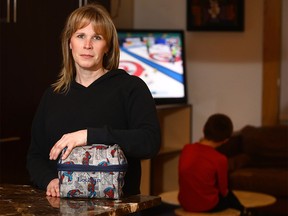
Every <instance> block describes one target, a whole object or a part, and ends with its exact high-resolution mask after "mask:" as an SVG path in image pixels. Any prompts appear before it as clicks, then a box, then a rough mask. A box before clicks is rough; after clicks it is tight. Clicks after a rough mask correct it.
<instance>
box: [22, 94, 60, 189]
mask: <svg viewBox="0 0 288 216" xmlns="http://www.w3.org/2000/svg"><path fill="white" fill-rule="evenodd" d="M46 98H47V92H46V94H44V95H43V97H42V99H41V102H40V104H39V106H38V109H37V111H36V114H35V116H34V119H33V123H32V130H31V144H30V147H29V150H28V153H27V163H26V166H27V169H28V171H29V174H30V177H31V181H32V183H33V184H34V185H36V186H37V187H39V188H40V189H43V190H46V188H47V185H48V184H49V182H50V181H51V180H52V179H54V178H57V172H55V170H56V161H50V160H49V151H50V148H49V144H48V143H47V140H46V136H45V132H44V125H45V118H44V115H45V100H46Z"/></svg>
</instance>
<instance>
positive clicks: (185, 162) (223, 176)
mask: <svg viewBox="0 0 288 216" xmlns="http://www.w3.org/2000/svg"><path fill="white" fill-rule="evenodd" d="M232 132H233V124H232V121H231V119H230V118H229V117H228V116H226V115H224V114H214V115H212V116H210V117H209V118H208V120H207V121H206V123H205V125H204V129H203V133H204V138H203V139H201V140H200V141H199V142H196V143H194V144H187V145H185V146H184V148H183V150H182V152H181V155H180V158H179V169H178V171H179V194H178V199H179V202H180V204H181V206H182V208H183V209H184V210H186V211H190V212H216V211H220V210H223V209H226V208H234V209H238V210H240V211H241V213H242V212H243V211H244V207H243V206H242V205H241V203H240V202H239V201H238V199H237V198H236V197H235V196H234V194H233V193H232V192H231V191H229V190H228V161H227V158H226V156H224V155H222V154H221V153H219V152H218V151H216V150H215V148H217V147H218V146H220V145H222V144H224V143H225V142H227V141H228V140H229V138H230V136H231V135H232Z"/></svg>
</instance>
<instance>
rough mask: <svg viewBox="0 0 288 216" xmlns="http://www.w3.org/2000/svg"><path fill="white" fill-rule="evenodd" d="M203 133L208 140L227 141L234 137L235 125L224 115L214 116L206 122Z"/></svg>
mask: <svg viewBox="0 0 288 216" xmlns="http://www.w3.org/2000/svg"><path fill="white" fill-rule="evenodd" d="M203 132H204V137H205V139H207V140H211V141H214V142H222V141H226V140H227V139H229V138H230V137H231V135H232V132H233V123H232V121H231V119H230V118H229V117H228V116H226V115H224V114H214V115H211V116H210V117H209V118H208V120H207V121H206V123H205V125H204V130H203Z"/></svg>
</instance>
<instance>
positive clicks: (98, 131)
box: [27, 4, 160, 197]
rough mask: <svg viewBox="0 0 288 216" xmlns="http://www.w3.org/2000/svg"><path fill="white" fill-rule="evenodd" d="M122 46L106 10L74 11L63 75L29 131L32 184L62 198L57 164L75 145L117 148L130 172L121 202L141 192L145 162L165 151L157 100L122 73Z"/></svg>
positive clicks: (65, 36) (66, 33) (66, 36)
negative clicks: (161, 142) (99, 144)
mask: <svg viewBox="0 0 288 216" xmlns="http://www.w3.org/2000/svg"><path fill="white" fill-rule="evenodd" d="M119 53H120V51H119V46H118V38H117V32H116V29H115V26H114V24H113V22H112V20H111V18H110V16H109V14H108V13H107V11H106V10H105V9H104V8H103V7H101V6H99V5H95V4H88V5H86V6H83V7H81V8H78V9H76V10H75V11H74V12H72V13H71V15H70V16H69V18H68V20H67V23H66V26H65V28H64V31H63V34H62V54H63V68H62V70H61V72H60V76H59V80H58V81H57V82H56V83H54V84H53V85H52V87H50V88H48V89H47V90H46V92H45V93H44V95H43V97H42V99H41V102H40V104H39V107H38V110H37V112H36V114H35V117H34V120H33V124H32V140H31V145H30V149H29V151H28V155H27V168H28V170H29V173H30V176H31V180H32V182H33V183H34V184H35V185H36V186H38V187H39V188H42V189H45V190H46V194H47V195H48V196H52V197H59V180H58V177H57V170H56V164H57V160H58V159H59V155H60V153H61V151H62V150H63V149H64V148H66V147H67V151H66V153H65V154H64V155H63V159H64V158H66V157H67V156H68V155H69V153H70V152H71V150H72V149H73V148H75V147H76V146H84V145H91V144H95V143H104V144H114V143H117V144H118V145H119V146H120V147H121V148H122V149H123V151H124V153H125V155H126V157H127V160H128V164H129V169H128V171H127V173H126V176H125V185H124V188H123V192H124V195H133V194H139V193H140V179H141V164H140V160H141V159H147V158H152V157H153V156H155V155H156V154H157V153H158V151H159V148H160V129H159V124H158V121H157V114H156V109H155V104H154V100H153V98H152V95H151V93H150V91H149V89H148V87H147V85H146V84H145V83H144V82H143V81H142V80H141V79H140V78H138V77H135V76H130V75H129V74H128V73H126V72H125V71H123V70H121V69H118V64H119V55H120V54H119Z"/></svg>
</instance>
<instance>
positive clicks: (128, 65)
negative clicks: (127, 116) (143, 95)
mask: <svg viewBox="0 0 288 216" xmlns="http://www.w3.org/2000/svg"><path fill="white" fill-rule="evenodd" d="M118 38H119V45H120V64H119V68H122V69H124V70H125V71H127V72H128V73H129V74H131V75H135V76H139V77H140V78H141V79H143V80H144V81H145V83H146V84H147V86H148V87H149V89H150V91H151V94H152V96H153V98H154V99H155V103H156V105H163V104H180V103H187V91H186V67H185V50H184V48H185V46H184V32H183V31H182V30H148V29H145V30H144V29H141V30H139V29H133V30H132V29H130V30H123V29H120V30H118Z"/></svg>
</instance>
